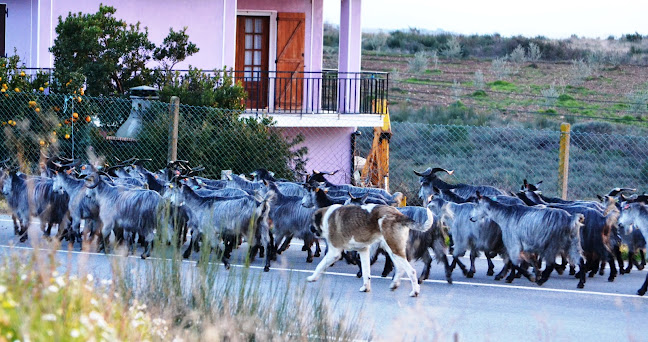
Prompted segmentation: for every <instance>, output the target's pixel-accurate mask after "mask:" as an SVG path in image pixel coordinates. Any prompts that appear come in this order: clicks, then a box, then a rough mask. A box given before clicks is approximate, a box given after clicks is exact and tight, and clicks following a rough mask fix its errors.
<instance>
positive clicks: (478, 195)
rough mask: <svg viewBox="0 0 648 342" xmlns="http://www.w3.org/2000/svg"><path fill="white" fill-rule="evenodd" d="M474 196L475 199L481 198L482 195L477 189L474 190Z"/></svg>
mask: <svg viewBox="0 0 648 342" xmlns="http://www.w3.org/2000/svg"><path fill="white" fill-rule="evenodd" d="M475 196H476V197H477V199H482V195H481V194H480V193H479V190H477V191H476V192H475Z"/></svg>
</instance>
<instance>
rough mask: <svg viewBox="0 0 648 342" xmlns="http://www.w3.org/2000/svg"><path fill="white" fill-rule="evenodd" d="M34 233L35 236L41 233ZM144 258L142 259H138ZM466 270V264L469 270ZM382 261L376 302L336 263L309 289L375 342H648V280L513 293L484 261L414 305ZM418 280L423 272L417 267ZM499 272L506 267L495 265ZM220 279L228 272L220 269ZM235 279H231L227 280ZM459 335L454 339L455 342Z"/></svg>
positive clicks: (9, 237)
mask: <svg viewBox="0 0 648 342" xmlns="http://www.w3.org/2000/svg"><path fill="white" fill-rule="evenodd" d="M33 227H34V228H35V229H32V230H33V231H34V232H35V233H36V236H37V235H38V228H37V226H35V225H34V226H33ZM36 236H32V237H31V238H30V240H28V241H27V242H26V243H19V242H18V241H17V238H16V237H14V236H13V228H12V224H11V220H10V218H9V217H7V216H0V254H4V255H7V254H23V253H30V252H31V251H30V250H31V244H30V241H34V240H35V239H34V237H36ZM246 250H247V246H245V245H243V246H241V248H240V249H239V250H237V251H235V252H234V255H233V257H232V260H234V263H233V264H234V266H233V269H239V267H240V266H237V265H240V262H238V263H237V262H236V260H237V259H241V258H242V255H243V254H244V252H245V251H246ZM139 253H141V250H140V252H139ZM56 256H57V258H58V259H59V260H60V262H61V264H62V265H63V266H62V267H69V268H70V269H71V270H73V271H79V270H80V269H83V272H90V273H92V274H93V275H94V276H95V277H96V278H98V279H108V278H110V277H111V266H110V264H111V262H110V260H109V259H113V260H114V259H119V260H122V261H124V260H125V261H127V262H129V263H132V264H135V265H144V267H145V265H146V263H150V262H151V261H150V260H141V259H140V258H139V257H138V256H131V257H129V258H128V259H125V258H123V257H121V256H114V255H104V254H99V253H86V252H80V251H79V248H78V246H77V247H76V249H75V250H73V251H67V250H60V251H59V252H57V254H56ZM467 261H468V260H464V263H467ZM317 262H319V258H316V259H315V262H314V263H312V264H309V263H306V253H305V252H302V251H301V245H300V244H299V242H294V243H293V244H292V245H291V248H290V249H289V250H288V251H286V252H285V253H284V254H282V255H280V256H279V257H278V260H277V261H276V262H274V263H273V266H272V269H271V271H270V272H268V273H263V272H262V269H263V260H259V259H257V260H255V261H254V262H253V263H252V266H251V270H252V272H253V273H254V274H258V275H259V277H260V279H263V281H264V282H265V283H266V284H267V289H268V291H271V289H270V287H273V288H274V287H277V286H279V287H283V286H287V285H288V283H290V282H296V283H298V284H304V283H306V280H305V279H306V277H307V276H308V275H310V274H311V273H312V270H313V269H314V268H315V266H316V265H317ZM382 266H383V263H382V260H379V262H377V263H376V264H375V265H373V266H372V275H373V277H372V292H370V293H359V292H357V291H358V289H359V288H360V286H361V285H362V280H360V279H358V278H356V276H355V274H356V272H357V268H356V266H353V265H346V264H345V263H344V262H337V263H336V264H335V265H334V266H332V267H331V268H329V270H328V272H327V273H326V274H324V275H323V276H322V278H320V280H319V281H318V282H316V283H312V284H307V285H305V286H307V287H308V288H309V289H312V290H314V291H320V292H321V293H323V294H325V295H326V296H330V297H331V298H332V299H333V300H332V303H335V304H334V305H335V308H336V310H338V311H339V312H341V313H347V314H351V315H354V314H358V313H359V314H360V315H361V317H362V318H363V320H364V322H366V325H365V326H366V327H367V328H368V329H369V328H370V329H372V331H373V334H372V335H373V338H375V339H378V340H414V338H416V339H417V340H424V341H427V340H439V341H448V340H455V338H457V339H458V340H459V341H521V340H524V341H528V340H543V341H545V340H546V341H564V340H569V341H575V340H578V341H583V340H587V341H623V340H631V341H646V340H648V324H646V317H648V296H646V297H639V296H637V295H636V294H635V293H636V291H637V289H638V288H639V287H640V286H641V284H642V283H643V281H644V279H645V277H646V271H645V270H644V271H637V270H636V269H634V270H633V271H632V273H630V274H626V275H623V276H618V277H617V279H616V280H615V281H614V282H612V283H610V282H608V281H607V275H608V273H607V271H606V274H605V276H598V275H597V276H595V277H594V278H588V279H587V283H586V284H585V288H584V289H577V288H576V284H577V280H576V279H575V278H574V277H573V276H568V275H567V274H566V273H565V274H564V275H557V274H556V273H554V274H553V275H552V277H551V279H549V281H548V282H547V283H545V284H544V285H543V286H537V285H536V284H535V283H531V282H529V281H528V280H526V279H516V280H515V281H514V282H513V283H512V284H507V283H505V282H503V281H499V282H498V281H495V280H493V277H489V276H486V261H485V260H482V259H480V260H478V262H477V274H475V276H474V278H472V279H467V278H465V277H464V276H463V275H462V274H461V272H460V271H459V270H458V269H456V270H455V272H454V274H453V279H454V282H453V284H452V285H450V284H447V282H446V281H445V278H444V273H443V268H442V266H441V265H436V264H433V267H432V272H431V274H430V279H429V280H427V281H426V282H425V283H424V284H422V286H421V294H420V296H419V297H418V298H410V297H408V293H409V292H410V290H411V288H410V284H409V282H408V281H406V280H403V281H402V283H401V287H400V288H399V289H397V290H395V291H390V290H389V289H388V286H389V283H390V281H391V279H388V278H381V277H380V273H381V271H382ZM414 266H415V268H416V269H417V270H418V271H419V272H420V270H421V267H422V265H421V264H420V263H414ZM495 266H496V271H499V269H500V268H501V266H502V263H501V261H499V260H495ZM194 268H195V261H193V260H187V261H185V262H184V263H183V272H190V271H191V270H192V269H194ZM219 272H228V271H226V270H224V269H222V270H221V271H219ZM230 272H231V271H230ZM455 335H456V336H455Z"/></svg>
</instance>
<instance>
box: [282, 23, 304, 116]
mask: <svg viewBox="0 0 648 342" xmlns="http://www.w3.org/2000/svg"><path fill="white" fill-rule="evenodd" d="M305 40H306V16H305V14H304V13H287V12H280V13H277V81H276V83H275V84H276V85H275V87H276V88H277V89H276V90H275V106H276V107H277V108H281V109H285V110H291V109H301V106H302V97H303V95H304V92H303V88H304V74H303V71H304V46H305V43H306V42H305Z"/></svg>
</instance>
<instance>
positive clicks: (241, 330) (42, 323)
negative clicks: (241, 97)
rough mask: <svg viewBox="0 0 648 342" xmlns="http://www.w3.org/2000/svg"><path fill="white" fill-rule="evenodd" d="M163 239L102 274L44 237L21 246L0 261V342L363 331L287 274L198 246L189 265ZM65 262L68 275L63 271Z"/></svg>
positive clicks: (340, 335)
mask: <svg viewBox="0 0 648 342" xmlns="http://www.w3.org/2000/svg"><path fill="white" fill-rule="evenodd" d="M160 245H162V246H161V247H158V248H157V249H156V250H155V254H156V258H151V259H149V260H146V261H144V262H142V261H141V260H139V259H133V258H125V257H117V256H116V257H109V258H108V259H107V260H109V262H110V264H111V271H110V274H109V277H108V279H105V280H98V279H95V278H94V277H93V276H92V275H86V274H85V273H84V272H85V271H84V269H85V267H84V266H83V265H84V264H85V263H86V261H85V259H84V257H83V256H79V257H78V258H77V259H76V260H75V262H70V263H69V264H68V265H61V264H60V263H59V262H57V260H56V253H57V251H56V249H57V248H58V247H59V246H57V245H55V244H52V245H49V246H46V245H45V243H43V245H42V247H43V248H45V249H42V250H41V252H38V251H37V250H35V251H33V252H28V253H29V254H26V252H25V251H24V250H21V251H20V254H18V252H17V253H15V254H14V256H12V257H8V258H5V259H3V260H0V341H5V340H8V341H14V340H20V341H28V340H32V341H87V340H111V341H115V340H123V341H171V340H174V341H202V340H210V341H216V340H229V341H252V340H254V341H289V340H290V341H294V340H298V341H309V340H313V339H316V340H319V339H332V340H357V339H363V338H367V336H368V335H367V334H368V332H366V331H363V330H365V329H366V328H365V327H364V326H363V325H362V323H361V320H360V319H359V318H358V317H347V316H346V315H344V314H340V313H339V311H336V310H334V309H333V305H334V303H330V302H331V301H330V300H329V299H328V297H324V296H322V295H320V294H319V293H318V292H316V291H312V290H311V291H309V290H307V287H306V286H305V284H304V283H303V282H297V281H296V280H294V279H291V277H290V276H289V277H288V279H285V277H281V278H272V277H271V275H269V274H265V273H264V274H254V273H253V272H251V271H250V269H248V268H232V269H231V270H229V271H225V270H223V269H221V267H220V266H219V264H214V263H209V262H207V261H206V257H207V255H206V254H205V253H204V252H203V255H202V262H201V264H200V265H199V266H198V267H194V266H189V267H187V265H186V264H184V266H183V263H182V260H181V258H180V255H179V254H180V253H178V250H177V249H175V248H173V247H169V248H164V245H163V244H160ZM160 245H158V246H160ZM203 250H207V248H204V249H203ZM12 254H13V253H12ZM92 268H93V269H94V267H92ZM61 269H63V270H65V271H64V272H66V273H65V274H60V273H59V272H60V270H61ZM88 269H90V268H88ZM57 270H59V271H57Z"/></svg>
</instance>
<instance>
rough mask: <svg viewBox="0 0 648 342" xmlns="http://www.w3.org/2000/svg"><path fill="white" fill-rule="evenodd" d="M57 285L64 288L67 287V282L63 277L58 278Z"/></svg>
mask: <svg viewBox="0 0 648 342" xmlns="http://www.w3.org/2000/svg"><path fill="white" fill-rule="evenodd" d="M56 283H57V284H58V286H60V287H63V286H65V280H63V277H56Z"/></svg>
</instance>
